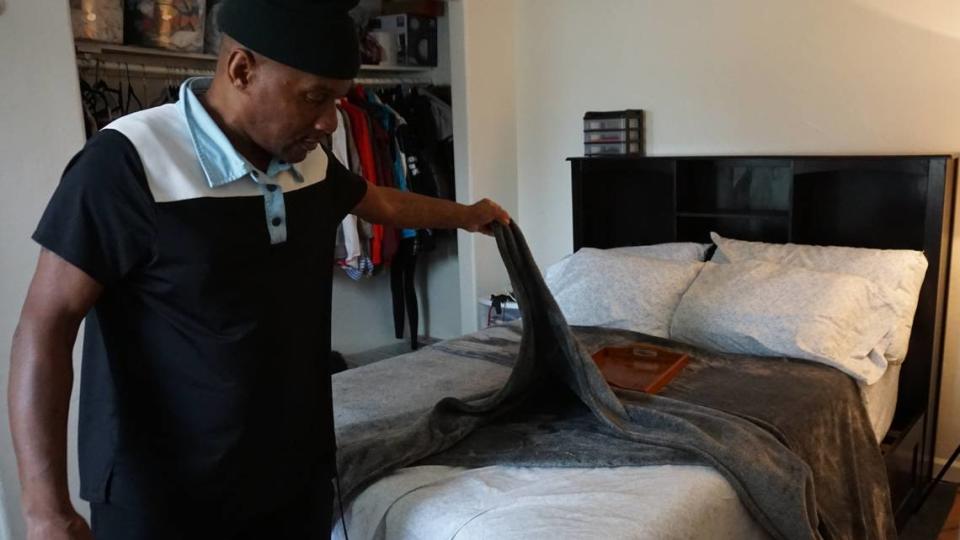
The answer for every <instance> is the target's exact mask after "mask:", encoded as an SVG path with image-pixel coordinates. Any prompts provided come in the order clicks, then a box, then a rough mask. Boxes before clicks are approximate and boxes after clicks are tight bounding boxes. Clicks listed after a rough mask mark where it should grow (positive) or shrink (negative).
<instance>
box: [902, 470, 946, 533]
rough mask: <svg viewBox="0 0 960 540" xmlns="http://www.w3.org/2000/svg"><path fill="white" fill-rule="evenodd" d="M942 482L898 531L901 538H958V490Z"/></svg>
mask: <svg viewBox="0 0 960 540" xmlns="http://www.w3.org/2000/svg"><path fill="white" fill-rule="evenodd" d="M958 487H960V486H958V485H957V484H952V483H947V482H942V483H940V484H939V485H938V486H937V487H936V488H934V490H933V493H932V494H931V495H930V498H929V499H927V502H926V503H924V505H923V508H921V509H920V511H918V512H917V513H916V514H914V515H913V516H912V517H911V518H910V521H908V522H907V525H906V527H904V529H903V531H901V533H900V539H901V540H960V492H958Z"/></svg>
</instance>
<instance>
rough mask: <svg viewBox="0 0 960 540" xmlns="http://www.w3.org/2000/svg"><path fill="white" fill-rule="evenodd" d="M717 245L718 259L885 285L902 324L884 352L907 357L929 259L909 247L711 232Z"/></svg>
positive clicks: (889, 356)
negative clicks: (772, 240)
mask: <svg viewBox="0 0 960 540" xmlns="http://www.w3.org/2000/svg"><path fill="white" fill-rule="evenodd" d="M710 237H711V238H712V239H713V242H714V243H715V244H716V245H717V251H716V253H715V254H714V256H713V261H714V262H718V263H719V262H738V261H744V260H747V259H759V260H762V261H768V262H773V263H778V264H786V265H790V266H800V267H803V268H808V269H810V270H817V271H823V272H837V273H842V274H852V275H855V276H860V277H862V278H865V279H868V280H870V281H873V282H874V283H877V284H879V285H881V286H883V287H885V288H886V289H887V290H888V291H889V292H890V295H891V296H890V298H891V300H892V302H893V307H894V309H895V310H896V313H897V318H898V323H897V325H896V326H895V327H894V329H893V330H892V331H891V333H890V335H889V336H887V341H888V343H889V345H888V346H887V347H885V350H884V351H883V354H884V356H886V358H887V360H888V361H890V362H894V363H899V362H902V361H903V359H904V358H906V356H907V348H908V347H909V345H910V330H911V328H913V316H914V315H915V314H916V312H917V303H918V301H919V300H920V287H921V286H922V285H923V278H924V276H925V275H926V271H927V258H926V257H924V255H923V253H922V252H920V251H912V250H907V249H865V248H851V247H840V246H806V245H799V244H766V243H763V242H746V241H743V240H731V239H729V238H723V237H722V236H720V235H719V234H717V233H710Z"/></svg>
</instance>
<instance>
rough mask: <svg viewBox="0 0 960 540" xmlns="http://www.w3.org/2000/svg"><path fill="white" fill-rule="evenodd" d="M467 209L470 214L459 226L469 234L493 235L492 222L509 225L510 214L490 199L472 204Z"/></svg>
mask: <svg viewBox="0 0 960 540" xmlns="http://www.w3.org/2000/svg"><path fill="white" fill-rule="evenodd" d="M469 209H470V212H469V214H468V217H467V221H466V223H464V224H463V225H461V228H463V229H466V230H468V231H470V232H482V233H483V234H487V235H493V223H494V222H500V223H502V224H504V225H509V224H510V214H508V213H507V211H506V210H504V209H503V208H500V205H499V204H497V203H495V202H493V201H491V200H490V199H483V200H481V201H478V202H476V203H473V204H471V205H470V207H469Z"/></svg>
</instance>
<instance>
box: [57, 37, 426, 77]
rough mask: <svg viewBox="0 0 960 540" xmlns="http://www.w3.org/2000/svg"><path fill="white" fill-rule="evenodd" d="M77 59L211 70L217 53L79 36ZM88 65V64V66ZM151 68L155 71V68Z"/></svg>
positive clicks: (384, 70) (394, 69)
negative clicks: (195, 51) (123, 43)
mask: <svg viewBox="0 0 960 540" xmlns="http://www.w3.org/2000/svg"><path fill="white" fill-rule="evenodd" d="M74 43H75V47H76V53H77V58H78V59H83V60H84V61H85V63H89V64H88V65H95V64H96V63H97V62H101V63H103V64H104V65H105V69H111V68H116V66H117V65H124V66H126V65H129V66H130V67H131V68H134V67H135V66H142V67H145V68H152V67H155V66H156V67H161V68H181V69H184V70H187V71H212V70H213V68H214V66H215V65H216V62H217V57H216V55H213V54H200V53H187V52H178V51H168V50H164V49H151V48H149V47H137V46H133V45H114V44H111V43H100V42H96V41H86V40H76V41H75V42H74ZM85 67H86V66H85ZM433 69H434V68H432V67H424V66H397V65H384V64H379V65H374V64H364V65H363V66H361V67H360V74H361V76H362V75H364V74H368V75H374V76H378V77H379V76H389V74H391V73H403V74H421V75H427V74H429V73H430V72H431V71H433ZM148 71H153V70H152V69H150V70H148Z"/></svg>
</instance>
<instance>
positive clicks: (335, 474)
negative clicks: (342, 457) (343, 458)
mask: <svg viewBox="0 0 960 540" xmlns="http://www.w3.org/2000/svg"><path fill="white" fill-rule="evenodd" d="M333 477H334V478H335V480H336V483H337V503H338V505H339V506H340V523H341V524H342V525H343V539H344V540H350V534H349V533H348V532H347V515H346V514H344V513H343V496H342V495H341V491H340V467H339V466H337V465H336V464H334V466H333Z"/></svg>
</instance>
